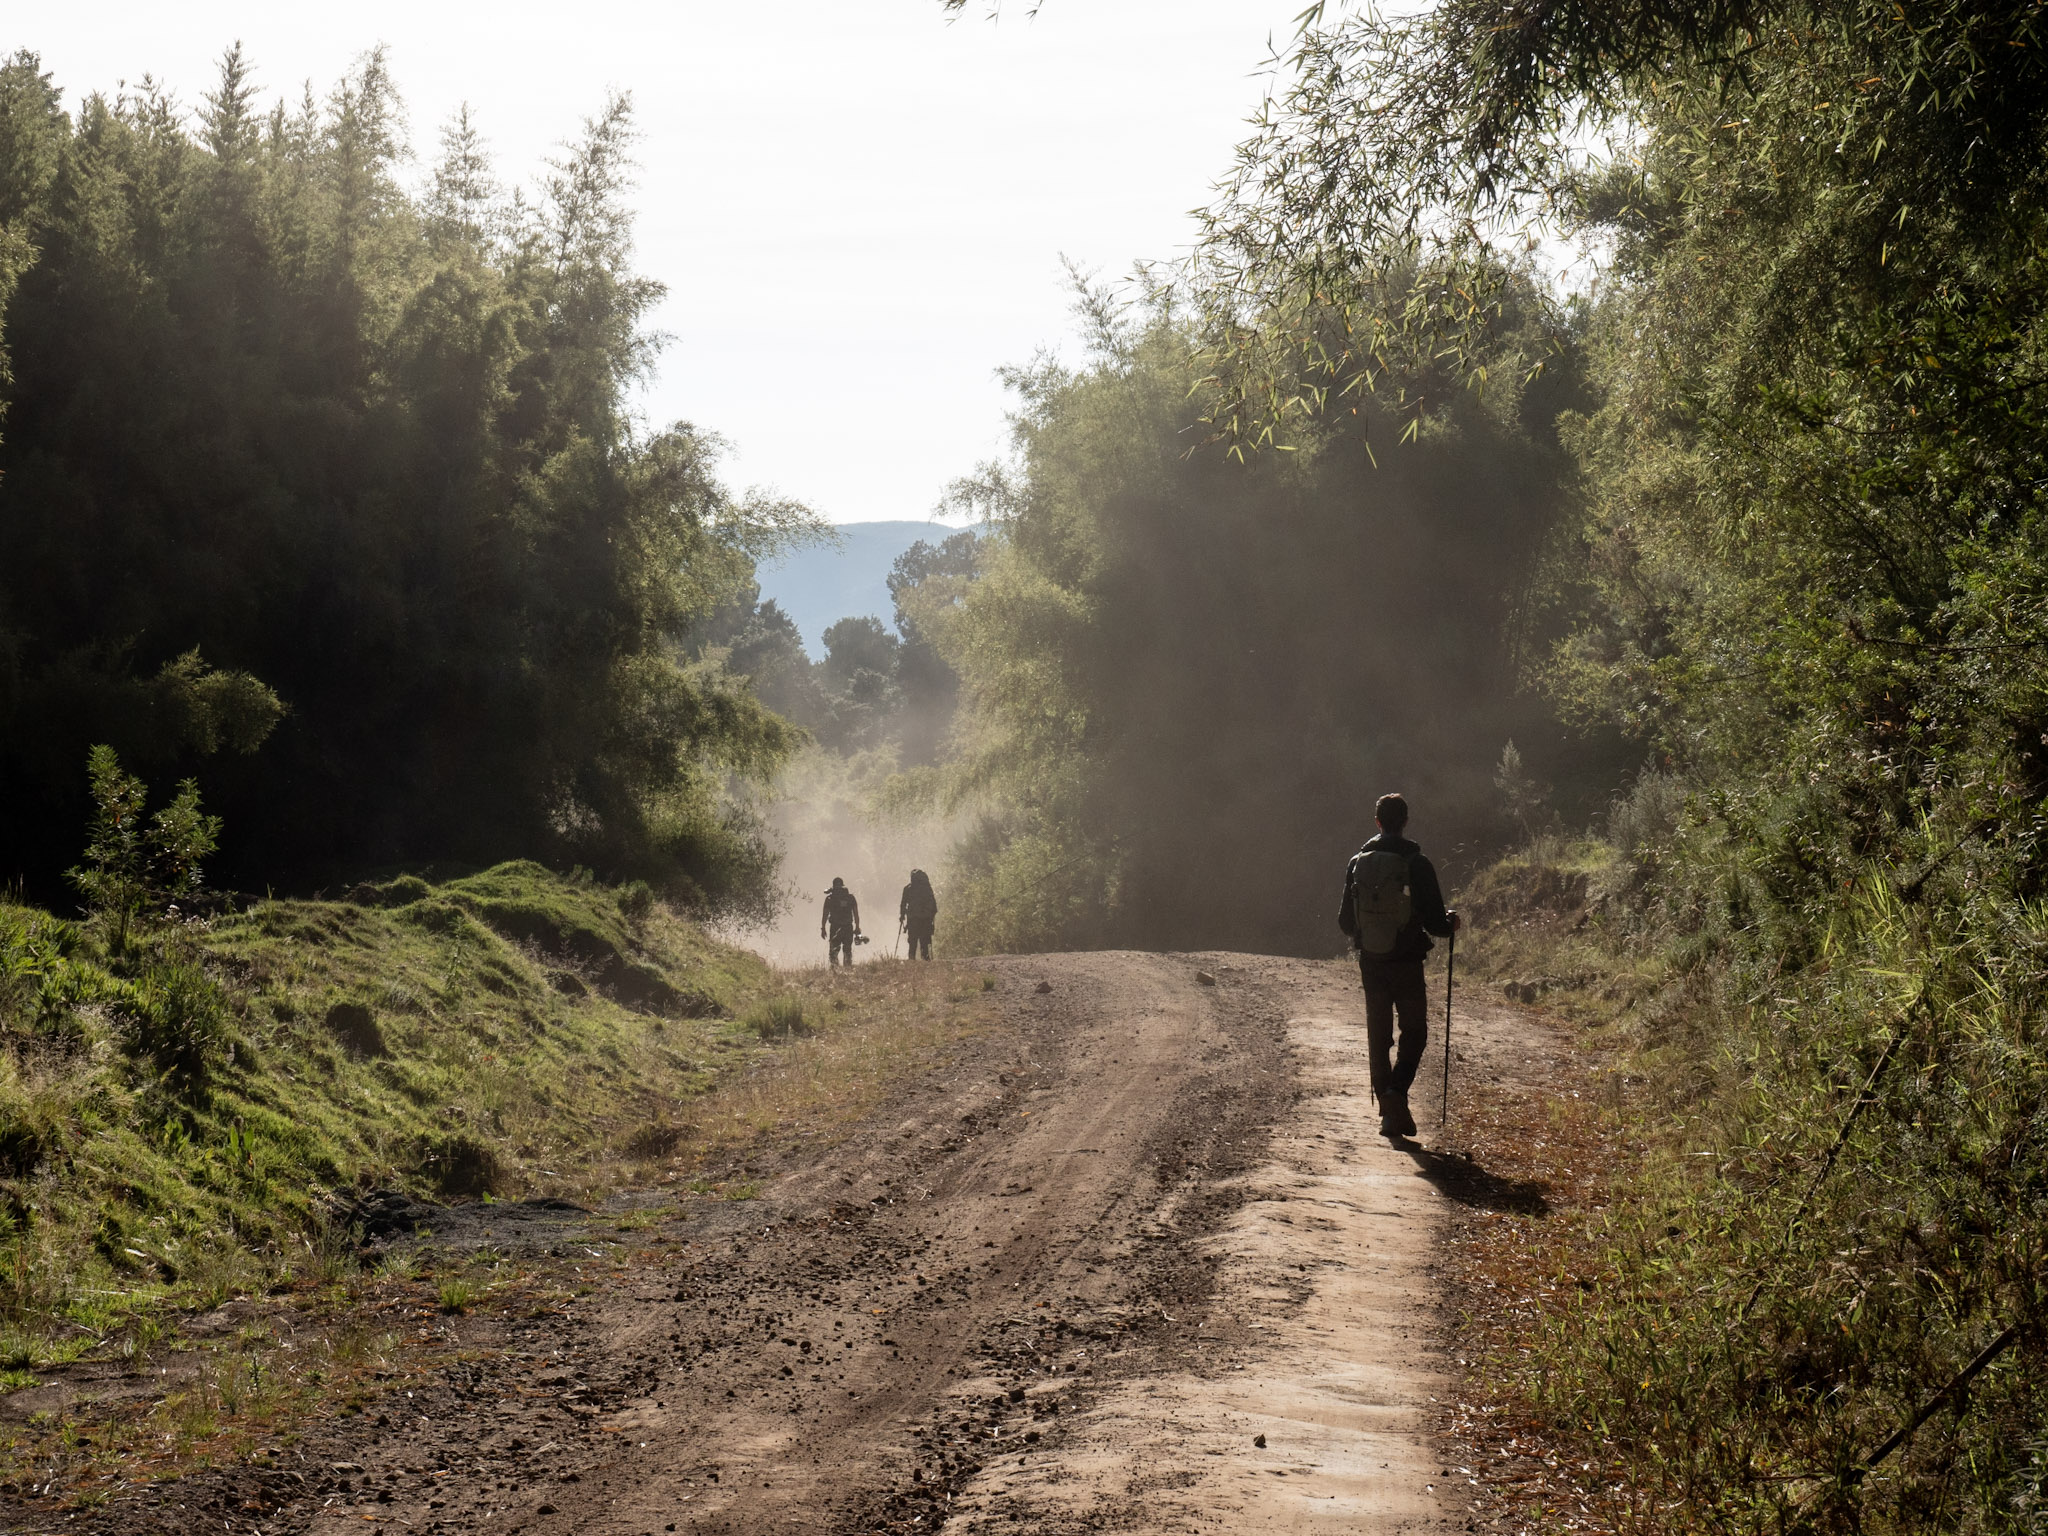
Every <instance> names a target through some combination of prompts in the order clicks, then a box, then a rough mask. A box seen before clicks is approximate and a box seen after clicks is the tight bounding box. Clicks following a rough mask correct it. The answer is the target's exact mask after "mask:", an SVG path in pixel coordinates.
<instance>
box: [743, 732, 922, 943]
mask: <svg viewBox="0 0 2048 1536" xmlns="http://www.w3.org/2000/svg"><path fill="white" fill-rule="evenodd" d="M889 766H890V760H889V759H888V758H887V757H886V756H884V755H882V754H874V753H862V754H858V755H855V756H852V757H845V756H841V755H840V754H839V753H836V752H832V751H828V750H826V749H823V748H812V749H811V750H810V751H808V752H806V753H804V754H803V756H801V757H800V758H798V759H797V760H796V762H795V763H793V764H792V765H791V766H790V768H789V769H788V770H787V772H786V773H785V774H784V775H783V778H782V781H781V783H780V784H779V786H778V790H779V794H778V798H777V799H776V800H775V802H774V803H773V805H772V806H771V807H770V809H769V812H768V823H769V826H770V828H771V829H772V830H773V832H774V834H775V836H776V837H777V839H778V840H779V841H780V842H781V844H782V848H783V860H782V873H783V877H784V880H785V881H786V882H787V885H788V895H789V901H788V904H787V905H786V906H785V907H784V908H783V910H782V914H781V916H780V917H779V918H777V920H776V921H775V922H774V923H773V924H771V925H768V926H765V927H759V928H750V929H745V930H739V931H733V932H730V933H728V935H727V937H729V938H731V939H732V940H733V941H734V942H736V943H738V944H741V945H744V946H745V947H746V948H748V949H751V950H753V951H754V952H755V953H756V954H758V955H761V956H763V957H765V958H766V959H767V960H769V961H770V962H771V963H773V964H775V965H778V966H788V967H799V966H817V965H823V964H824V963H825V959H826V955H825V942H824V940H822V939H820V938H819V937H818V921H819V905H820V902H821V900H822V899H823V897H824V894H825V890H826V888H827V887H828V886H830V885H831V883H832V877H833V876H835V875H837V876H839V877H840V878H842V879H844V880H845V881H846V883H847V886H848V887H849V888H850V889H851V890H852V891H853V894H854V896H855V897H856V898H857V899H858V900H859V902H860V919H861V931H862V932H863V933H865V934H867V935H868V936H869V937H870V938H871V939H872V940H873V942H872V943H870V944H866V945H862V946H860V947H859V948H857V949H856V950H855V951H854V959H855V962H856V963H861V962H865V961H870V960H875V959H879V958H882V957H884V956H888V955H890V954H897V955H900V954H902V953H903V951H904V946H903V944H902V942H901V941H900V940H899V939H897V937H896V904H897V902H898V900H899V899H900V898H901V897H902V895H903V887H904V886H905V885H907V884H908V883H909V881H910V872H911V871H912V870H913V869H922V870H924V871H925V872H926V873H928V874H929V875H930V876H931V877H932V883H933V885H934V886H935V887H936V888H937V890H938V897H939V904H940V906H941V908H943V907H944V905H945V902H946V873H945V861H946V850H947V849H948V848H949V847H950V846H951V845H952V843H953V840H954V837H955V836H956V835H957V830H958V829H957V828H956V827H954V826H953V825H952V823H950V822H945V821H920V822H917V823H914V824H904V823H891V822H886V821H880V820H877V819H875V817H874V815H873V812H872V811H871V809H870V803H871V802H870V799H869V792H870V789H871V787H872V786H873V785H874V783H875V782H876V781H877V780H878V779H879V777H880V776H881V775H882V774H883V773H885V772H886V771H887V769H888V767H889Z"/></svg>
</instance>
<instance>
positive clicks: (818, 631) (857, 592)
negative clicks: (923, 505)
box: [758, 520, 959, 660]
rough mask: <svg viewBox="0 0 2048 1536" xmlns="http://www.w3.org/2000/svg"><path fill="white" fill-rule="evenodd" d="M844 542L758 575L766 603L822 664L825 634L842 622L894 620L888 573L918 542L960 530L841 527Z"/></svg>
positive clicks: (801, 553) (814, 548)
mask: <svg viewBox="0 0 2048 1536" xmlns="http://www.w3.org/2000/svg"><path fill="white" fill-rule="evenodd" d="M838 532H839V536H840V539H841V541H842V542H841V543H840V544H839V545H838V546H837V547H835V546H833V545H830V544H813V545H810V546H808V547H806V548H804V549H800V550H798V551H796V553H794V554H792V555H786V556H784V557H783V558H782V559H780V560H778V561H776V562H775V563H774V564H773V565H763V566H762V567H761V569H760V571H759V573H758V574H759V578H760V582H761V597H762V600H763V601H766V600H768V599H770V598H773V599H774V600H775V602H776V603H777V604H778V605H780V607H781V609H782V611H783V612H784V613H786V614H788V615H789V616H790V618H792V619H793V620H795V621H796V627H797V630H798V632H799V633H800V634H801V635H802V636H803V639H804V649H805V650H807V651H809V652H810V654H811V658H812V659H813V660H817V659H819V658H821V657H822V656H823V655H824V654H825V631H826V630H827V629H829V628H830V627H831V626H832V625H834V624H836V623H838V622H839V621H840V620H841V619H846V618H854V617H856V616H858V615H861V614H873V615H874V616H875V617H876V618H878V619H880V620H881V621H882V622H883V623H884V624H893V623H894V622H895V613H896V610H895V605H894V604H892V603H891V602H890V600H889V569H890V567H891V566H893V565H895V563H896V557H897V556H899V555H901V554H902V553H903V552H904V551H905V550H906V549H908V548H910V546H911V545H913V544H915V543H916V542H917V541H918V540H919V539H923V540H924V541H925V542H926V543H928V544H937V543H938V542H939V541H940V540H942V539H944V538H946V537H947V536H948V535H949V534H954V533H958V532H959V529H957V528H949V527H947V526H946V525H945V524H944V523H928V522H910V521H907V520H906V521H901V522H876V523H841V524H839V526H838Z"/></svg>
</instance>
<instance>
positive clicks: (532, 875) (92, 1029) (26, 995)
mask: <svg viewBox="0 0 2048 1536" xmlns="http://www.w3.org/2000/svg"><path fill="white" fill-rule="evenodd" d="M768 983H769V975H768V971H767V967H766V966H765V964H764V963H763V962H761V961H760V960H759V959H757V958H756V957H754V956H753V955H751V954H748V953H747V952H745V951H742V950H739V949H736V948H733V947H732V946H729V945H725V944H721V943H718V942H716V941H714V940H712V939H710V938H708V937H707V936H706V935H705V934H704V933H703V932H702V930H701V929H699V928H698V927H697V926H696V925H695V924H693V923H690V922H688V921H685V920H683V919H680V918H678V917H676V916H674V915H673V914H671V913H669V912H668V911H667V910H666V909H665V908H663V907H661V906H659V905H658V904H656V903H654V902H653V901H651V900H649V899H644V897H643V894H642V893H641V892H639V891H637V890H635V889H633V888H627V889H626V890H624V891H620V890H615V889H612V888H609V887H606V886H604V885H602V884H599V883H597V882H594V881H592V880H590V879H588V878H587V877H581V878H568V877H563V876H559V875H555V874H552V873H550V872H549V871H547V870H545V869H543V868H541V867H540V866H539V865H536V864H530V863H519V864H507V865H501V866H499V867H498V868H495V869H491V870H486V871H484V872H483V873H480V874H476V875H472V876H468V877H465V878H461V879H454V880H447V881H443V882H439V883H430V882H428V881H425V880H423V879H420V878H418V877H416V876H405V877H401V878H399V879H397V880H393V881H390V882H388V883H386V884H383V885H367V886H360V887H358V888H356V889H355V890H354V891H351V892H350V893H349V895H348V898H347V899H346V900H342V901H298V900H282V901H266V902H263V903H260V904H258V905H256V906H254V907H252V908H250V909H249V910H247V911H244V912H240V913H235V914H232V915H228V916H222V917H217V918H214V919H212V920H210V921H205V922H184V923H178V924H174V925H164V926H160V927H158V928H156V929H153V930H150V931H149V932H147V933H146V934H144V935H142V936H141V938H140V939H139V940H135V939H131V940H130V942H129V943H128V944H127V945H126V946H125V947H123V948H120V949H118V950H116V951H113V952H110V950H109V948H108V946H107V945H105V944H104V943H102V942H100V941H99V939H98V938H97V937H96V935H95V934H94V933H93V932H92V931H91V930H90V929H89V928H88V927H86V926H83V925H78V924H72V923H66V922H62V921H59V920H58V919H55V918H53V917H51V916H50V915H49V914H47V913H44V912H40V911H36V910H34V909H29V908H24V907H20V906H6V905H0V1044H4V1047H5V1048H4V1049H0V1340H5V1341H6V1342H5V1344H4V1350H0V1352H4V1353H6V1354H7V1355H8V1357H9V1358H7V1359H6V1361H5V1362H4V1364H5V1368H6V1369H8V1370H10V1371H11V1372H14V1373H16V1375H17V1376H18V1377H19V1378H20V1380H22V1381H25V1380H26V1373H29V1372H32V1371H33V1370H34V1369H35V1368H36V1367H38V1366H41V1365H45V1364H48V1363H51V1362H61V1361H62V1360H64V1359H66V1358H73V1357H76V1356H77V1355H78V1354H80V1353H84V1352H89V1351H91V1350H94V1349H97V1348H100V1347H101V1346H102V1345H103V1343H104V1342H105V1341H106V1340H107V1339H109V1338H110V1337H112V1336H114V1335H116V1334H118V1333H120V1332H121V1331H122V1330H123V1329H124V1328H125V1327H127V1326H128V1324H129V1322H130V1320H131V1319H132V1317H133V1316H134V1315H135V1314H137V1313H156V1312H160V1311H161V1310H162V1309H163V1308H165V1307H185V1308H196V1309H200V1310H204V1309H207V1308H211V1307H214V1306H218V1305H219V1304H220V1303H221V1302H223V1301H226V1300H228V1299H230V1298H232V1297H235V1296H239V1295H249V1294H258V1293H263V1292H274V1291H278V1290H286V1289H300V1288H305V1287H313V1288H316V1289H317V1288H320V1287H324V1286H332V1285H334V1284H337V1283H339V1282H340V1281H341V1280H343V1279H344V1278H345V1271H346V1270H347V1268H348V1262H349V1260H348V1250H349V1248H350V1244H349V1241H348V1238H347V1234H346V1233H344V1232H340V1231H338V1230H336V1227H337V1223H338V1221H339V1220H340V1214H339V1213H341V1212H342V1211H343V1210H345V1208H346V1204H347V1202H348V1200H349V1199H350V1198H352V1196H353V1194H354V1192H355V1191H356V1190H358V1189H362V1188H368V1187H373V1186H388V1187H396V1188H403V1189H408V1190H411V1191H413V1192H415V1193H419V1194H423V1195H428V1196H431V1197H435V1198H439V1199H444V1200H460V1199H482V1198H493V1197H517V1196H521V1195H526V1194H535V1193H548V1194H557V1193H559V1194H565V1195H569V1196H572V1197H582V1198H590V1197H596V1196H601V1195H602V1194H604V1193H605V1192H607V1191H608V1190H609V1189H610V1188H612V1187H615V1186H616V1184H617V1183H618V1182H619V1180H620V1179H621V1178H622V1177H623V1175H624V1169H623V1168H622V1167H621V1166H620V1165H619V1164H618V1163H617V1161H616V1152H617V1148H618V1146H619V1145H620V1144H621V1143H623V1142H625V1141H628V1140H630V1139H631V1137H632V1136H633V1134H634V1133H635V1132H636V1131H644V1129H645V1127H647V1126H649V1125H651V1124H652V1125H672V1124H676V1123H677V1122H678V1106H680V1105H684V1104H687V1103H688V1102H689V1101H691V1100H693V1099H695V1098H697V1097H698V1096H700V1095H701V1094H702V1093H704V1091H705V1090H706V1089H707V1088H709V1087H710V1086H711V1084H712V1083H713V1082H714V1081H716V1080H717V1078H718V1076H719V1074H720V1073H721V1072H722V1071H728V1070H730V1069H731V1068H732V1067H733V1066H735V1065H738V1064H740V1063H742V1062H744V1061H745V1060H746V1059H747V1052H748V1051H750V1050H758V1049H759V1048H760V1046H761V1040H762V1035H761V1033H760V1032H759V1031H757V1030H756V1029H754V1028H752V1027H750V1026H745V1025H738V1024H735V1023H733V1022H732V1019H733V1017H734V1016H735V1015H738V1014H744V1013H746V1012H747V1010H748V1009H749V1008H750V1007H751V1006H752V1005H753V1004H754V1002H755V1001H756V999H757V998H758V997H759V996H760V995H761V994H762V993H763V992H764V991H765V990H766V988H767V986H768ZM799 1012H800V1009H799ZM658 1139H659V1138H657V1140H658ZM678 1145H680V1142H679V1140H672V1141H670V1142H668V1143H666V1144H665V1145H663V1146H658V1147H657V1146H654V1145H653V1144H652V1143H650V1142H648V1141H647V1140H646V1138H645V1137H644V1136H643V1137H642V1140H641V1143H640V1148H641V1151H642V1153H652V1154H653V1155H656V1156H659V1155H663V1154H664V1153H666V1152H672V1151H674V1150H675V1149H676V1147H677V1146H678ZM644 1160H645V1158H644V1157H643V1158H642V1161H644ZM17 1384H19V1383H17Z"/></svg>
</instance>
